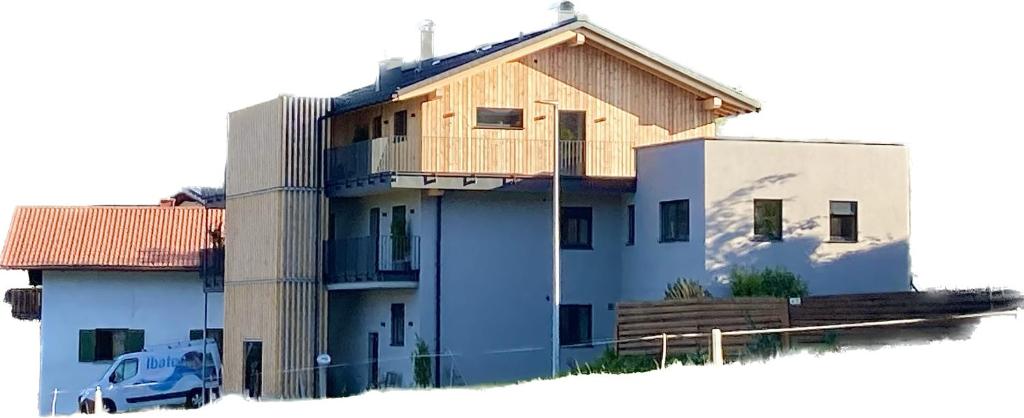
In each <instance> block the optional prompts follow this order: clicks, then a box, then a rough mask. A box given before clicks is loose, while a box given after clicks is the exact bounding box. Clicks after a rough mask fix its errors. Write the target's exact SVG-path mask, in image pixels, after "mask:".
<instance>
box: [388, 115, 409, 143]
mask: <svg viewBox="0 0 1024 418" xmlns="http://www.w3.org/2000/svg"><path fill="white" fill-rule="evenodd" d="M392 117H393V120H394V122H393V123H392V124H391V136H392V137H393V138H394V139H395V142H402V141H404V140H405V139H406V137H408V135H409V112H408V111H406V110H399V111H397V112H395V114H394V115H393V116H392Z"/></svg>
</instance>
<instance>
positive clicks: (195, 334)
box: [188, 329, 203, 341]
mask: <svg viewBox="0 0 1024 418" xmlns="http://www.w3.org/2000/svg"><path fill="white" fill-rule="evenodd" d="M188 339H189V340H191V341H197V340H202V339H203V330H201V329H194V330H191V331H189V332H188Z"/></svg>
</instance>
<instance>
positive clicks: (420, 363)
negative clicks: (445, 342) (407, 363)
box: [412, 335, 430, 388]
mask: <svg viewBox="0 0 1024 418" xmlns="http://www.w3.org/2000/svg"><path fill="white" fill-rule="evenodd" d="M412 368H413V378H414V379H415V381H416V386H418V387H421V388H425V387H429V386H430V348H429V347H427V343H426V342H425V341H423V339H422V338H420V336H419V335H417V336H416V351H413V353H412Z"/></svg>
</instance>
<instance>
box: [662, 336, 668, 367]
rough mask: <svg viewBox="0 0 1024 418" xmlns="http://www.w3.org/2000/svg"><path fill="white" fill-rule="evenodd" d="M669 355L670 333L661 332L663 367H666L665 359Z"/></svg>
mask: <svg viewBox="0 0 1024 418" xmlns="http://www.w3.org/2000/svg"><path fill="white" fill-rule="evenodd" d="M667 357H668V334H665V333H662V334H661V368H662V369H664V368H665V359H666V358H667Z"/></svg>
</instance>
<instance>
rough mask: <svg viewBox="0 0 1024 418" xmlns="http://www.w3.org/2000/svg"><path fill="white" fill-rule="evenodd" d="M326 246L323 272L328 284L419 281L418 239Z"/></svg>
mask: <svg viewBox="0 0 1024 418" xmlns="http://www.w3.org/2000/svg"><path fill="white" fill-rule="evenodd" d="M324 244H325V245H324V249H325V252H326V254H325V257H324V263H325V265H324V273H325V277H326V281H327V283H328V284H331V283H352V282H380V281H417V280H418V278H419V269H420V238H419V237H418V236H415V235H408V236H397V235H381V236H376V237H373V236H370V237H358V238H342V239H333V240H328V241H326V242H325V243H324Z"/></svg>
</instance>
